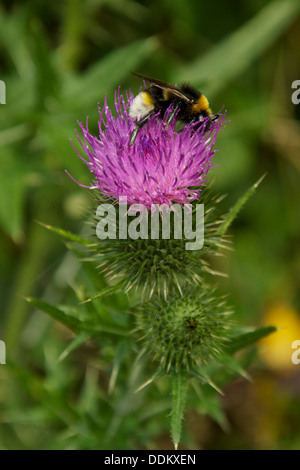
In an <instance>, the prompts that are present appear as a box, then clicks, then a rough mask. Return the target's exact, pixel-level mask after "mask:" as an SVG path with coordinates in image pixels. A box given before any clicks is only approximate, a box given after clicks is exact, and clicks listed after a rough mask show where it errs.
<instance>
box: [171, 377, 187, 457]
mask: <svg viewBox="0 0 300 470" xmlns="http://www.w3.org/2000/svg"><path fill="white" fill-rule="evenodd" d="M186 395H187V376H186V375H185V374H184V373H182V372H179V373H177V374H174V375H173V377H172V411H171V436H172V440H173V443H174V446H175V449H176V450H177V448H178V444H179V441H180V436H181V428H182V420H183V414H184V408H185V401H186Z"/></svg>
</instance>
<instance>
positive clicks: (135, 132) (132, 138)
mask: <svg viewBox="0 0 300 470" xmlns="http://www.w3.org/2000/svg"><path fill="white" fill-rule="evenodd" d="M153 114H154V110H153V111H150V113H148V114H146V116H144V117H142V119H140V120H139V121H138V122H137V123H136V125H135V129H133V131H132V132H131V134H130V145H133V144H134V142H135V139H136V137H137V135H138V132H139V130H140V129H141V127H143V126H144V124H146V122H147V121H148V119H149V118H150V117H151V116H152V115H153Z"/></svg>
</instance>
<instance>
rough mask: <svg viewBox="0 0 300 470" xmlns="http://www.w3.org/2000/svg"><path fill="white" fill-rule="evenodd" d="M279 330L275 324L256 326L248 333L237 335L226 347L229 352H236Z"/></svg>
mask: <svg viewBox="0 0 300 470" xmlns="http://www.w3.org/2000/svg"><path fill="white" fill-rule="evenodd" d="M275 331H277V328H276V327H275V326H262V327H259V328H256V329H255V330H253V331H250V332H248V333H243V334H241V335H238V336H236V337H235V338H233V339H232V340H231V341H230V344H229V345H228V346H227V347H226V348H225V350H226V352H227V353H231V354H232V353H235V352H237V351H239V350H240V349H243V348H246V347H247V346H251V345H252V344H254V343H255V342H256V341H258V340H260V339H262V338H264V337H265V336H268V335H269V334H271V333H274V332H275Z"/></svg>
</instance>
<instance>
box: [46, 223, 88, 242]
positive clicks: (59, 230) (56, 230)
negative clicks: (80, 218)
mask: <svg viewBox="0 0 300 470" xmlns="http://www.w3.org/2000/svg"><path fill="white" fill-rule="evenodd" d="M37 223H38V224H40V225H42V227H45V228H47V229H48V230H51V232H54V233H57V234H58V235H60V236H61V237H64V238H67V239H68V240H71V241H72V242H76V243H79V244H80V245H84V246H88V245H90V244H91V242H90V241H89V240H87V239H86V238H82V237H80V236H79V235H76V234H75V233H72V232H68V231H67V230H63V229H62V228H58V227H54V226H53V225H48V224H44V223H43V222H39V221H37Z"/></svg>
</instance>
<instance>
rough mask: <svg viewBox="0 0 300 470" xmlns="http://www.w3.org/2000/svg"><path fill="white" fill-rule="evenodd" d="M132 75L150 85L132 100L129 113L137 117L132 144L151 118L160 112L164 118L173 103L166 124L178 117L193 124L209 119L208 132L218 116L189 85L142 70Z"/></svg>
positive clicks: (206, 125)
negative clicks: (151, 75)
mask: <svg viewBox="0 0 300 470" xmlns="http://www.w3.org/2000/svg"><path fill="white" fill-rule="evenodd" d="M131 73H132V74H133V75H136V76H137V77H139V78H141V79H142V80H145V81H147V82H149V83H150V84H151V85H150V87H149V88H147V89H146V90H142V91H141V92H140V93H139V94H138V95H137V96H136V97H135V98H134V99H133V101H132V104H131V106H130V110H129V116H130V117H131V118H132V119H133V120H136V125H135V129H134V130H133V131H132V133H131V135H130V145H133V144H134V142H135V139H136V137H137V135H138V132H139V130H140V129H141V127H143V125H144V124H146V122H147V121H148V119H149V118H150V117H151V116H152V115H153V114H156V113H158V112H159V111H160V116H161V117H163V116H164V114H165V112H166V110H167V109H168V108H169V106H170V105H171V104H172V105H173V109H172V111H171V113H170V114H169V116H168V118H167V120H166V125H167V126H168V125H169V124H170V123H171V121H172V120H173V119H174V117H175V116H176V120H178V121H181V122H183V123H185V124H187V123H189V124H192V123H194V122H197V121H200V123H199V126H200V125H202V124H201V121H203V120H204V119H206V118H208V119H207V120H206V123H205V131H207V130H209V128H210V126H211V123H212V122H213V121H215V120H216V119H218V117H219V114H212V112H211V109H210V107H209V103H208V100H207V98H206V97H205V96H204V95H203V94H202V93H201V92H200V91H198V90H196V89H195V88H193V87H192V86H191V85H189V84H185V83H184V84H182V85H181V87H180V88H176V87H174V86H172V85H169V84H168V83H165V82H162V81H160V80H156V79H155V78H151V77H147V75H143V74H141V73H136V72H131Z"/></svg>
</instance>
